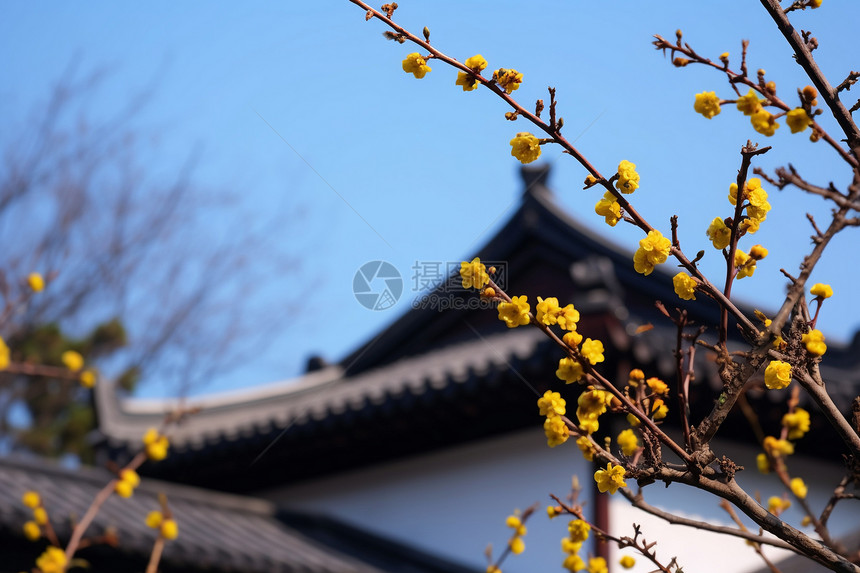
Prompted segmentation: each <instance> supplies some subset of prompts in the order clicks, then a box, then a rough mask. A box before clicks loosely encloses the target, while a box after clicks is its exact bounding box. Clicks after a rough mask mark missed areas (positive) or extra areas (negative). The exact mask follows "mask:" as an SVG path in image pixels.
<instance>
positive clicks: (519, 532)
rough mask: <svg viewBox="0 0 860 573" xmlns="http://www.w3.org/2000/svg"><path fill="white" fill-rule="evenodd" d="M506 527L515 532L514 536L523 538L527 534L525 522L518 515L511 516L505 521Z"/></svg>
mask: <svg viewBox="0 0 860 573" xmlns="http://www.w3.org/2000/svg"><path fill="white" fill-rule="evenodd" d="M505 525H506V526H508V527H510V528H511V529H513V530H514V535H516V536H519V537H522V536H523V535H525V534H526V533H527V530H526V526H525V525H523V520H522V519H520V518H519V516H518V515H509V516H508V518H507V519H506V520H505Z"/></svg>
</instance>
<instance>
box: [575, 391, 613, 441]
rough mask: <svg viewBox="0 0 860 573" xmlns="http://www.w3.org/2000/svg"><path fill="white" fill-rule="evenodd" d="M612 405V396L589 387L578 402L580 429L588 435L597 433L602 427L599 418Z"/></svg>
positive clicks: (577, 411) (577, 414) (577, 413)
mask: <svg viewBox="0 0 860 573" xmlns="http://www.w3.org/2000/svg"><path fill="white" fill-rule="evenodd" d="M611 403H612V394H610V393H609V392H607V391H605V390H598V389H596V388H594V387H592V386H589V387H588V389H587V390H586V391H585V392H583V393H582V394H580V395H579V398H578V399H577V401H576V404H577V408H576V417H577V419H578V420H579V427H580V429H582V431H584V432H585V433H587V434H593V433H594V432H596V431H597V429H598V428H599V427H600V424H599V422H598V418H599V417H600V415H601V414H603V413H604V412H606V408H607V406H609V404H611Z"/></svg>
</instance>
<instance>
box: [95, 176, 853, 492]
mask: <svg viewBox="0 0 860 573" xmlns="http://www.w3.org/2000/svg"><path fill="white" fill-rule="evenodd" d="M547 174H548V168H546V167H541V168H528V167H527V168H524V169H523V179H524V183H525V187H526V191H525V193H524V194H523V199H522V202H521V204H520V207H519V209H518V210H517V211H516V212H515V213H514V214H513V215H512V217H511V219H510V220H509V221H508V222H507V223H506V224H505V225H504V227H503V228H502V229H501V230H500V231H499V232H498V233H497V234H496V235H495V236H494V237H493V238H491V239H490V240H489V241H488V242H487V244H485V245H484V246H483V247H482V248H481V249H480V250H479V251H478V252H477V253H475V255H478V256H480V257H481V259H482V260H485V261H505V262H506V263H507V264H508V265H509V268H511V269H516V276H517V281H516V282H517V289H516V292H517V293H519V294H526V295H528V296H529V299H530V300H535V299H536V297H537V296H538V295H546V294H547V293H555V294H557V296H558V297H559V299H560V300H570V301H573V303H574V304H575V306H576V307H577V309H579V311H580V313H581V315H582V322H581V330H582V331H583V332H588V333H589V334H590V336H592V337H596V338H600V339H601V340H608V341H610V342H611V343H610V344H608V345H607V346H608V347H609V349H608V351H607V360H606V363H605V364H604V366H607V367H608V366H609V365H614V366H615V367H617V368H619V369H621V368H622V366H623V367H624V368H626V369H629V368H633V367H642V368H643V369H646V371H649V372H652V371H655V372H657V373H658V374H659V375H661V376H664V377H666V379H667V380H668V379H671V378H672V377H673V375H674V360H672V358H671V355H670V354H668V353H667V352H666V349H667V348H673V347H674V341H675V330H674V327H672V326H671V325H670V324H667V323H666V321H665V319H663V317H662V316H661V315H660V314H659V313H658V312H657V310H656V309H655V307H654V300H660V299H662V300H675V298H676V296H675V294H674V291H673V290H672V286H671V285H672V281H671V275H670V274H669V273H668V271H666V270H664V269H661V268H657V269H656V270H655V271H654V273H653V274H652V275H651V276H650V277H645V276H643V275H641V274H639V273H636V272H635V271H634V269H633V266H632V264H631V258H632V254H631V253H630V252H629V251H628V250H626V249H623V248H621V247H619V246H617V245H613V244H612V243H610V242H608V241H607V240H606V239H605V238H603V237H600V236H598V235H597V234H595V233H593V232H591V231H589V230H588V229H586V228H585V227H583V226H582V225H581V224H580V223H578V222H577V221H576V220H574V219H573V218H572V217H570V216H569V215H568V214H567V213H566V212H565V211H564V210H563V209H561V208H560V207H559V206H558V205H557V204H556V202H555V201H554V199H553V194H552V192H551V191H550V190H549V189H548V188H547V186H546V178H547ZM444 286H445V285H441V286H440V288H439V289H438V290H437V291H436V292H438V293H444V294H445V296H454V297H460V298H463V299H466V298H467V297H468V298H471V299H472V300H474V299H475V297H474V294H473V293H466V292H453V293H452V292H450V291H447V290H444ZM684 306H685V308H686V309H687V310H688V312H689V313H690V316H691V318H692V319H693V320H695V321H697V322H699V323H700V324H715V323H716V322H717V321H718V316H719V311H718V309H717V306H716V305H715V304H714V303H713V302H711V301H709V300H707V299H706V298H705V297H699V300H695V301H688V302H686V303H685V305H684ZM462 307H463V310H449V311H446V312H438V311H437V310H436V309H433V308H420V307H419V308H413V309H410V310H409V312H407V313H406V314H404V315H403V316H401V317H400V318H399V319H397V320H396V321H395V322H394V323H393V324H391V325H390V326H389V327H387V328H386V329H384V330H383V331H382V332H380V333H379V334H378V335H377V336H375V337H374V338H372V339H371V340H369V341H368V342H366V343H365V344H363V345H362V346H361V347H359V348H358V349H357V350H356V351H354V352H353V353H351V354H350V355H349V356H347V357H346V358H345V359H344V360H342V361H341V362H340V363H339V364H337V365H334V366H328V367H324V368H322V369H320V370H316V371H314V372H311V373H308V374H305V375H304V376H301V377H298V378H296V379H293V380H289V381H285V382H280V383H276V384H273V385H269V386H265V387H259V388H254V389H247V390H241V391H236V392H232V393H226V394H220V395H216V396H210V397H205V398H200V399H195V400H194V401H189V403H188V404H185V406H196V407H199V409H200V411H199V413H198V414H197V415H195V416H194V417H193V418H192V419H191V421H190V422H189V423H188V425H187V426H181V427H179V428H176V429H174V430H172V438H173V444H174V446H175V447H174V449H173V450H172V452H171V456H169V457H168V459H167V460H165V461H164V462H160V463H159V464H157V465H155V466H152V467H148V468H146V469H145V471H148V472H151V474H152V475H155V476H162V477H164V478H167V479H171V480H179V481H184V482H187V483H193V484H197V485H203V486H207V487H213V488H218V489H227V490H232V491H253V490H254V489H255V488H261V487H266V486H270V485H275V484H285V483H289V482H291V481H295V480H299V479H308V478H311V477H314V476H317V475H323V474H326V473H329V472H333V471H342V470H344V469H347V468H350V467H356V466H360V465H369V464H373V463H376V462H379V461H382V460H386V459H391V458H395V457H398V456H404V455H409V454H413V453H415V452H419V451H428V450H430V449H433V448H438V447H444V446H449V445H452V444H455V443H461V442H464V441H468V440H473V439H478V438H481V437H486V436H490V435H493V434H496V433H499V432H505V431H515V430H518V429H521V428H523V427H526V426H529V425H533V424H535V423H536V422H537V421H538V418H537V415H536V413H535V409H534V408H533V402H532V400H531V398H527V397H528V396H529V395H530V394H531V393H532V392H533V391H539V392H540V393H542V392H543V391H544V390H546V389H548V388H549V384H550V382H551V381H552V380H554V375H553V373H554V371H555V364H557V360H558V352H557V349H555V348H554V347H553V346H552V343H551V342H550V341H549V340H548V339H546V337H544V336H543V334H542V333H540V332H539V331H538V330H537V329H515V330H508V329H506V328H505V326H504V325H503V324H502V323H501V322H500V321H499V320H497V319H496V316H495V313H494V312H492V311H488V310H487V309H480V308H474V307H472V308H469V307H468V305H462ZM749 310H750V311H751V309H749ZM648 323H651V324H653V325H654V328H653V330H651V331H650V332H646V333H644V334H642V335H637V334H636V331H637V327H638V326H640V325H643V324H648ZM730 333H731V334H734V335H735V336H736V337H737V334H736V332H735V329H733V328H730ZM737 338H739V337H737ZM855 346H856V348H855ZM858 351H860V343H858V344H856V345H852V346H851V347H850V348H846V349H839V348H837V347H835V345H834V347H832V348H830V349H829V350H828V358H829V361H828V363H826V364H824V365H822V373H823V374H825V375H826V376H828V380H832V382H829V383H828V390H829V391H830V392H831V393H832V394H835V395H836V397H837V399H838V400H839V401H838V402H837V403H844V404H846V405H847V404H848V403H849V401H850V399H851V397H852V396H853V395H854V394H856V388H857V387H858V385H860V369H857V368H855V365H856V363H857V360H858V358H857V357H858V356H860V352H858ZM697 358H698V360H699V361H701V362H700V365H701V367H702V368H701V369H700V370H699V372H698V379H697V385H696V386H694V387H693V388H692V389H691V401H693V404H692V406H693V415H694V419H699V417H701V416H703V415H705V414H706V413H707V411H708V410H709V409H710V408H711V407H712V404H713V396H714V393H713V390H715V389H716V390H719V389H720V388H721V382H720V381H719V378H718V376H717V375H716V368H715V366H714V364H713V363H712V362H710V360H709V357H708V356H707V354H706V353H703V352H702V353H698V354H697ZM609 374H610V375H614V374H616V373H614V372H609ZM618 375H619V376H626V375H627V373H626V371H625V372H624V373H618ZM524 381H525V382H527V383H526V384H524ZM529 386H531V388H529ZM524 397H526V398H527V399H524ZM752 399H753V400H755V399H757V398H756V397H755V396H752ZM758 399H760V400H761V401H763V402H766V401H767V400H771V399H773V396H765V395H762V396H760V397H759V398H758ZM96 401H97V411H98V416H99V426H100V430H101V432H102V439H103V444H104V445H105V446H106V450H107V451H109V452H110V454H111V455H113V456H117V455H119V456H121V455H122V454H123V452H125V455H128V452H130V451H132V450H134V449H137V448H138V447H139V439H140V436H141V435H142V434H143V432H144V430H145V429H146V428H148V427H150V426H157V425H159V423H160V422H161V419H162V418H163V416H164V414H165V413H167V412H168V411H169V410H171V409H173V408H175V407H176V406H177V405H180V404H179V403H178V402H177V401H175V400H173V401H172V400H155V401H152V400H150V401H144V400H136V399H128V400H119V399H117V397H116V396H115V395H114V394H113V392H112V390H111V389H110V387H109V386H108V385H102V386H101V387H100V388H98V389H97V392H96ZM770 410H773V408H771V409H770ZM671 415H672V414H671V413H670V416H671ZM775 415H776V414H775ZM779 415H780V416H781V413H780V414H779ZM765 421H767V420H763V422H765ZM724 429H725V431H726V432H727V433H728V434H729V436H727V437H731V434H734V435H735V436H736V437H739V438H744V437H745V436H747V435H748V434H749V431H748V426H747V424H746V422H741V423H739V424H726V425H724ZM813 430H815V428H813ZM829 443H833V444H835V447H838V441H832V440H831V441H830V442H829Z"/></svg>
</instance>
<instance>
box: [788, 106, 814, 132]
mask: <svg viewBox="0 0 860 573" xmlns="http://www.w3.org/2000/svg"><path fill="white" fill-rule="evenodd" d="M785 123H786V124H788V127H789V128H791V133H800V132H801V131H803V130H804V129H806V128H807V127H809V126H810V125H812V119H811V118H810V117H809V114H808V113H806V110H805V109H803V108H802V107H798V108H795V109H793V110H791V111H790V112H788V113H787V114H785Z"/></svg>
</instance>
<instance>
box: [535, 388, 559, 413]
mask: <svg viewBox="0 0 860 573" xmlns="http://www.w3.org/2000/svg"><path fill="white" fill-rule="evenodd" d="M537 404H538V408H540V415H541V416H546V417H548V418H551V417H553V416H564V413H565V406H566V402H565V401H564V398H562V397H561V394H559V393H558V392H553V391H551V390H547V391H546V392H544V394H543V396H542V397H541V398H538V401H537Z"/></svg>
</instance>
